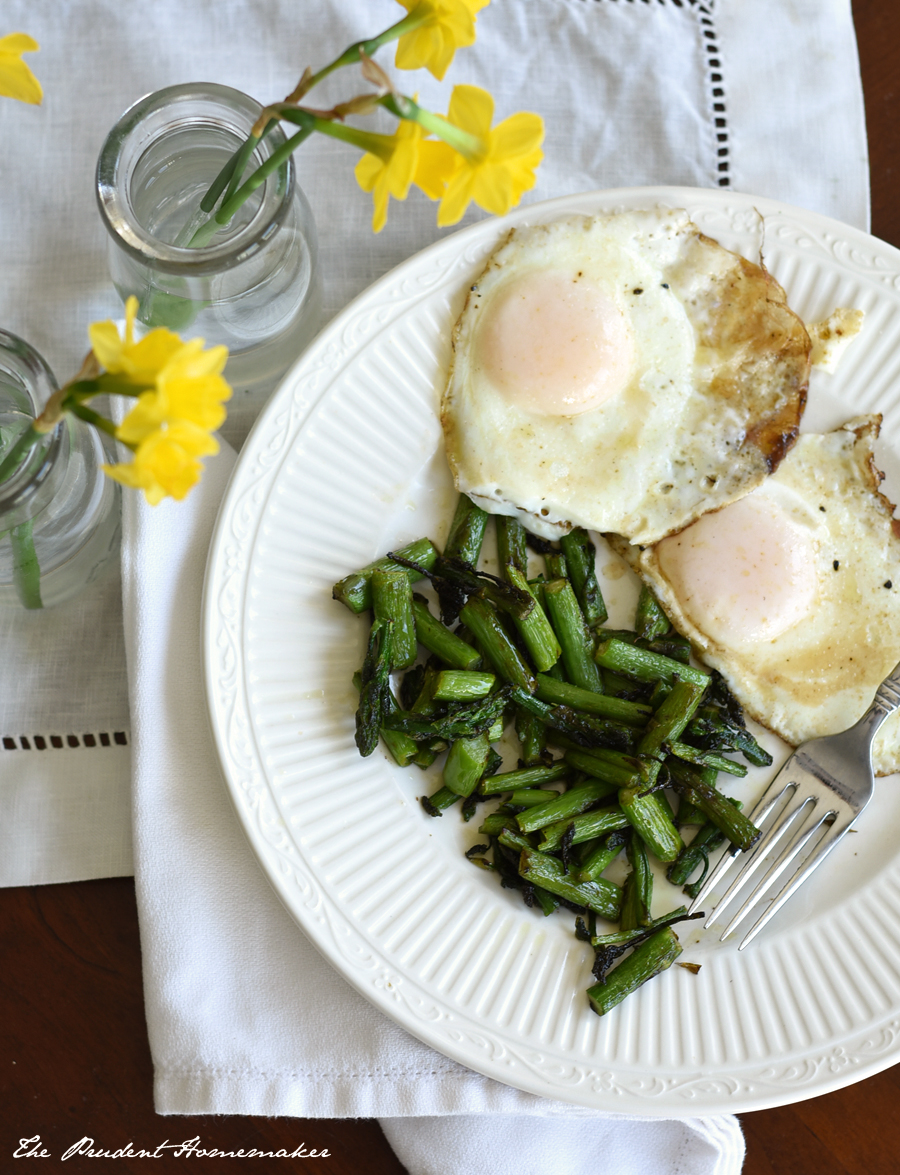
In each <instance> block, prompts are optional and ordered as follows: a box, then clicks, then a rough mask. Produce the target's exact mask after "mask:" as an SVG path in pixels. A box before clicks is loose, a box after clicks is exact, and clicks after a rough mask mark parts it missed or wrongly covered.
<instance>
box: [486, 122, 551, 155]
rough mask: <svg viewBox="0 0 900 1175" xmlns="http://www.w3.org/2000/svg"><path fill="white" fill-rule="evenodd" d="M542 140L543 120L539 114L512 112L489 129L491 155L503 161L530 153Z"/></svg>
mask: <svg viewBox="0 0 900 1175" xmlns="http://www.w3.org/2000/svg"><path fill="white" fill-rule="evenodd" d="M543 141H544V120H543V119H542V118H541V117H540V115H539V114H530V113H528V112H523V113H521V114H513V115H510V117H509V118H505V119H504V120H503V122H500V123H498V124H497V125H496V126H495V127H494V129H493V130H492V131H491V147H490V151H491V157H492V158H493V159H496V160H502V161H505V160H507V159H514V158H519V157H521V156H524V155H530V154H532V153H533V152H534V151H536V150H537V149H538V148H539V147H540V145H541V143H543ZM539 162H540V160H539Z"/></svg>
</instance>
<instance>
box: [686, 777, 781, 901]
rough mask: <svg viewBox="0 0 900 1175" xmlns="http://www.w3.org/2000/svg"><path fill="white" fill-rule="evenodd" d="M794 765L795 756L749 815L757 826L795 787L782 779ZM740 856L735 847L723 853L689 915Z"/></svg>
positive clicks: (745, 859)
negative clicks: (785, 794)
mask: <svg viewBox="0 0 900 1175" xmlns="http://www.w3.org/2000/svg"><path fill="white" fill-rule="evenodd" d="M792 763H793V755H792V756H791V758H790V759H788V761H787V762H786V763H785V764H784V766H783V767H782V768H781V770H780V771H779V772H778V774H777V775H776V776H775V778H774V779H773V780H772V782H771V783H770V784H769V786H768V787H767V788H766V790H765V791H764V792H763V794H762V796H761V797H760V799H759V800H758V802H757V804H756V807H755V808H754V809H753V811H752V812H750V813H749V818H750V819H751V820H752V821H753V823H754V824H756V825H757V826H759V825H760V824H762V823H763V821H764V820H765V819H766V818H767V817H768V816H769V814H770V813H771V811H772V809H773V808H774V807H775V805H776V804H777V803H778V802H779V801H780V800H781V798H782V797H783V796H784V793H785V792H786V791H787V789H788V788H789V787H791V786H793V784H794V781H793V780H791V779H787V778H785V779H784V780H783V779H782V776H789V775H791V774H792V770H790V769H791V768H792ZM759 848H760V845H759V844H757V845H756V846H755V847H754V848H753V849H752V850H751V852H750V856H749V859H748V858H747V857H744V858H743V859H742V860H743V863H744V864H745V865H746V864H748V863H749V860H752V859H753V857H754V856H755V855H756V853H757V852H758V850H759ZM739 854H740V849H738V848H736V847H735V846H733V845H732V846H730V847H729V848H728V849H727V850H726V851H725V852H724V853H723V855H722V856H721V857H720V858H719V860H718V862H717V863H716V866H715V868H714V869H711V870H710V871H709V873H708V874H707V876H706V880H705V881H704V882H703V885H702V886H701V887H700V889H699V891H698V892H697V896H696V897H695V898H694V900H693V901H692V902H691V904H690V906H689V907H688V913H689V914H693V913H694V911H695V910H697V909H698V908H699V907H700V906H701V905H702V904H703V902H704V901H705V900H706V898H707V896H708V895H709V893H710V892H711V891H712V890H713V888H714V887H715V884H716V882H717V881H718V880H719V878H720V877H723V876H724V875H725V874H726V873H727V872H728V870H729V869H730V868H731V866H732V865H733V864H734V862H735V858H737V857H738V856H739ZM720 905H721V903H720Z"/></svg>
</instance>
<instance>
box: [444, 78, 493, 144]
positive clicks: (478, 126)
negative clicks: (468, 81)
mask: <svg viewBox="0 0 900 1175" xmlns="http://www.w3.org/2000/svg"><path fill="white" fill-rule="evenodd" d="M493 117H494V99H493V97H492V96H491V95H490V94H489V93H488V91H487V90H482V88H481V87H480V86H454V87H453V93H452V94H451V95H450V105H449V107H448V109H447V118H448V119H449V121H450V122H452V123H453V124H454V126H458V127H461V128H462V129H463V130H464V131H468V132H469V134H471V135H477V136H478V137H479V138H481V139H485V140H486V139H487V137H488V135H489V134H490V130H491V121H492V119H493Z"/></svg>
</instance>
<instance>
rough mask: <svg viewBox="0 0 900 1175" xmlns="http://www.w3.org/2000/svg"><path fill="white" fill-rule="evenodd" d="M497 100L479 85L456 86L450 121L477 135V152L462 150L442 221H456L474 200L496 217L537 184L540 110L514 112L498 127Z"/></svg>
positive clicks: (444, 200)
mask: <svg viewBox="0 0 900 1175" xmlns="http://www.w3.org/2000/svg"><path fill="white" fill-rule="evenodd" d="M493 118H494V99H493V98H492V97H491V95H490V94H489V93H488V92H487V90H482V89H480V88H479V87H478V86H454V87H453V94H452V95H451V98H450V108H449V111H448V113H447V121H448V122H450V123H452V124H453V126H456V127H459V128H460V129H461V130H463V131H465V132H467V134H469V135H472V136H474V137H475V138H476V139H478V141H479V144H480V147H479V149H478V150H477V151H475V152H474V153H473V152H469V151H467V152H466V153H465V154H462V153H458V154H457V158H456V166H455V169H454V171H453V173H452V174H451V175H450V177H449V179H448V180H447V187H446V191H445V192H444V195H443V198H442V200H441V205H440V208H439V209H438V224H439V225H441V226H444V225H448V224H456V223H457V221H459V220H460V219H461V218H462V216H463V213H464V212H465V211H466V209H467V208H468V206H469V203H470V202H471V201H472V200H474V201H475V203H476V204H477V205H478V206H479V207H480V208H483V209H484V210H485V212H492V213H494V214H495V215H496V216H502V215H503V214H504V213H506V212H508V211H509V210H510V208H512V207H514V206H515V205H516V204H518V202H519V200H520V199H521V198H522V193H523V192H527V191H529V189H531V188H533V187H534V185H535V179H536V177H535V171H536V170H537V167H538V164H539V163H540V162H541V160H542V159H543V157H544V156H543V152H542V151H541V149H540V148H541V143H542V142H543V139H544V123H543V120H542V119H541V118H540V116H539V115H537V114H527V113H523V114H513V115H511V116H510V117H509V118H507V119H505V120H504V121H503V122H501V123H499V124H498V125H497V126H496V127H493V128H492V127H491V123H492V121H493Z"/></svg>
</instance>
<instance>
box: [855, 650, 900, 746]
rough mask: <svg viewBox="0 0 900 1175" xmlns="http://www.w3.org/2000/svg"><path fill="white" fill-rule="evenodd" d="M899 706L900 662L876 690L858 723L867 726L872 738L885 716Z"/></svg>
mask: <svg viewBox="0 0 900 1175" xmlns="http://www.w3.org/2000/svg"><path fill="white" fill-rule="evenodd" d="M898 708H900V664H898V665H895V666H894V668H893V669H892V670H891V672H890V673H889V674H888V676H887V677H886V678H885V679H884V681H883V682H882V683H881V685H880V686H879V687H878V689H877V690H876V691H875V697H874V698H873V699H872V705H871V706H870V707H869V708H868V710H867V711H866V712H865V714H863V716H862V718H860V720H859V722H858V723H857V725H858V726H865V727H866V732H867V734H868V735H869V737H870V738H871V737H873V736H874V734H875V732H876V731H877V730H878V728H879V726H881V724H882V722H884V720H885V718H887V716H888V715H889V714H893V712H894V711H895V710H896V709H898Z"/></svg>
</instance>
